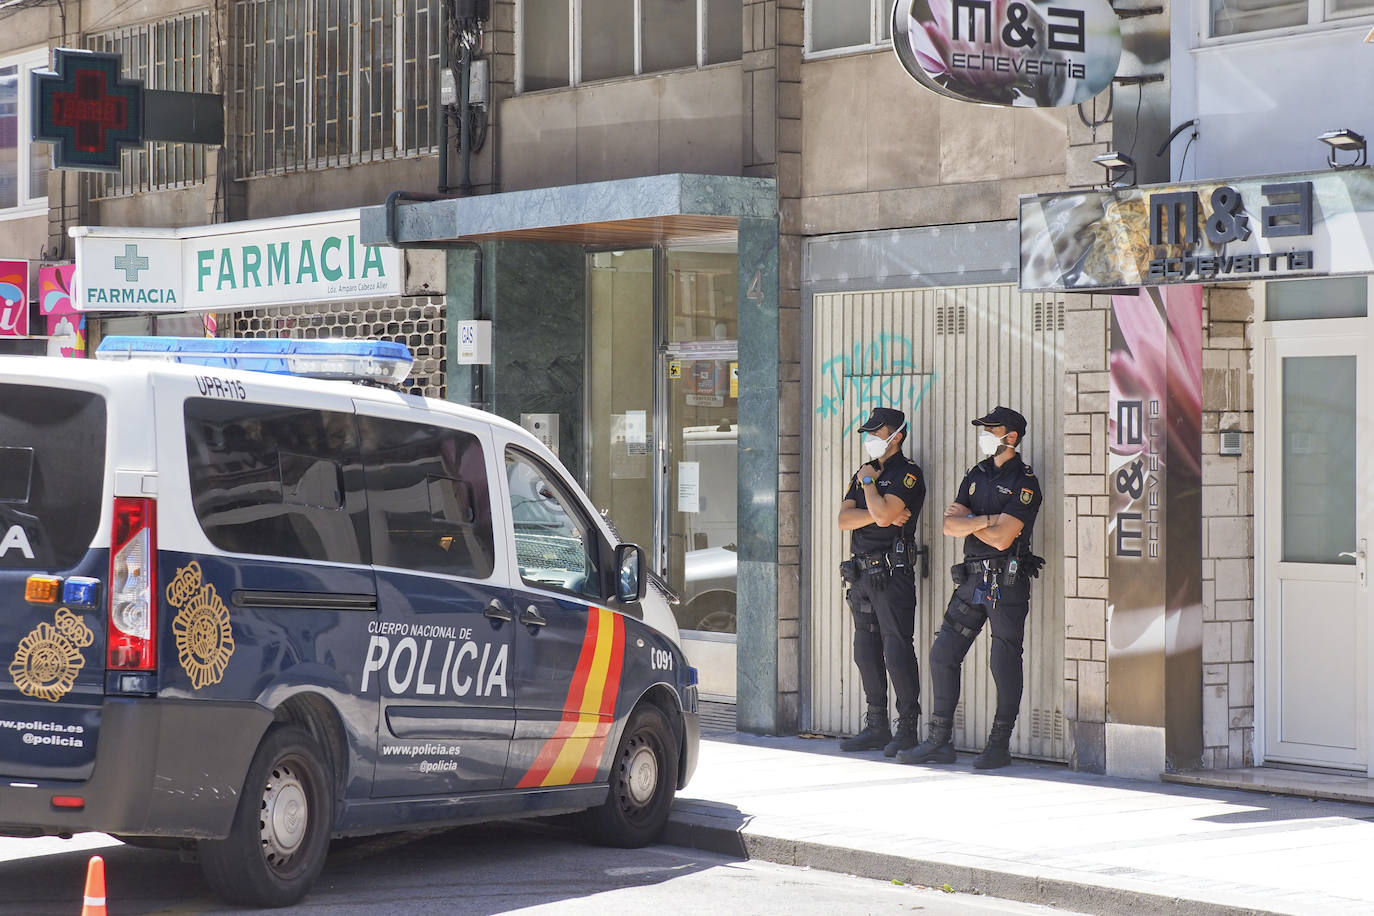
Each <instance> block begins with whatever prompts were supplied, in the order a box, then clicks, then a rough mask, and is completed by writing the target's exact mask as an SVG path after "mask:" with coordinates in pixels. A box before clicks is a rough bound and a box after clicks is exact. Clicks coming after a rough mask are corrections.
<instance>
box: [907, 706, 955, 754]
mask: <svg viewBox="0 0 1374 916" xmlns="http://www.w3.org/2000/svg"><path fill="white" fill-rule="evenodd" d="M953 726H954V723H953V722H952V721H950V720H949V719H946V718H945V717H944V716H931V717H930V732H929V733H928V734H929V737H927V738H926V740H924V741H922V742H921V743H920V744H918V745H916V746H915V747H913V748H911V749H910V750H905V751H898V752H897V762H898V763H953V762H954V742H952V741H951V740H950V733H951V732H952V731H953Z"/></svg>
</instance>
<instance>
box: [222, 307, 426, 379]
mask: <svg viewBox="0 0 1374 916" xmlns="http://www.w3.org/2000/svg"><path fill="white" fill-rule="evenodd" d="M446 327H447V322H446V319H445V317H444V299H443V297H442V296H439V297H435V298H423V297H402V298H397V299H364V300H361V301H357V302H330V303H327V304H322V305H291V306H285V307H280V308H266V309H255V310H253V311H247V312H239V313H238V314H237V315H235V316H234V336H235V337H259V338H261V337H271V338H278V337H290V338H301V339H305V340H314V339H320V340H334V339H347V340H358V339H368V340H394V341H396V342H398V343H403V344H405V345H406V346H407V347H409V348H410V352H411V355H412V356H414V357H415V364H414V365H413V366H412V367H411V370H410V378H408V379H406V381H405V384H404V385H403V386H402V388H403V389H404V390H405V391H408V392H409V393H411V394H421V395H424V396H425V397H430V398H443V397H446V396H447V393H448V386H447V355H446V342H447V338H446V337H445V335H446V334H447V331H446Z"/></svg>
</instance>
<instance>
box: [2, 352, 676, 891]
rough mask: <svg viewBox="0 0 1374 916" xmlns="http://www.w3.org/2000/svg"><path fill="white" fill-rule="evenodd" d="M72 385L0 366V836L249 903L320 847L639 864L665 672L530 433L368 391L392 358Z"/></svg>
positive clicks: (49, 371) (663, 716) (573, 501)
mask: <svg viewBox="0 0 1374 916" xmlns="http://www.w3.org/2000/svg"><path fill="white" fill-rule="evenodd" d="M97 357H98V359H97V360H95V361H84V360H81V361H78V360H60V359H48V358H45V357H0V834H3V835H12V836H39V835H59V836H62V835H70V834H74V833H77V832H80V831H101V832H105V833H109V834H112V835H114V836H116V837H119V838H121V839H124V840H126V841H128V842H130V843H134V844H143V845H175V846H181V847H183V848H185V847H187V846H191V845H194V847H195V849H196V852H197V855H198V858H199V861H200V863H201V866H202V869H203V871H204V873H205V876H206V879H207V881H208V882H209V884H210V885H211V887H212V888H213V889H214V890H215V891H216V892H217V893H219V894H220V895H221V896H222V897H224V898H225V899H227V900H229V901H231V902H235V903H241V904H246V905H256V906H280V905H284V904H288V903H291V902H294V901H296V900H298V899H300V898H301V897H302V896H303V895H304V894H305V893H306V892H307V890H308V888H309V886H310V883H311V882H312V881H313V880H314V878H315V877H316V875H318V874H319V872H320V869H321V868H322V867H323V863H324V858H325V853H326V850H327V849H328V845H329V841H330V839H331V838H334V837H341V836H349V835H359V834H368V833H375V832H381V831H390V830H401V829H410V828H415V827H433V826H446V825H458V824H464V823H470V822H476V821H482V820H487V819H491V818H498V817H500V818H508V817H521V816H541V815H554V814H568V813H574V812H576V813H577V817H578V818H579V819H580V822H581V824H582V825H583V826H584V827H585V829H586V831H587V833H588V834H589V835H590V836H591V837H593V838H594V839H596V840H598V841H600V842H604V843H610V844H614V845H622V846H638V845H644V844H647V843H650V842H652V841H654V840H655V839H656V838H657V837H658V836H659V835H660V834H661V832H662V830H663V828H664V825H665V824H666V822H667V818H668V814H669V809H670V807H671V805H672V800H673V796H674V794H675V792H676V791H677V790H678V789H680V788H682V787H683V786H685V785H686V783H687V781H688V779H689V778H690V777H691V774H692V771H693V768H694V767H695V765H696V760H697V747H698V740H699V721H698V711H697V687H696V672H695V670H694V669H692V668H691V667H689V666H688V665H687V663H686V659H685V658H684V656H683V654H682V649H681V647H680V644H679V640H678V632H677V626H676V624H675V622H674V620H673V616H672V614H671V612H670V610H669V608H668V605H667V601H666V600H665V598H664V597H663V595H661V594H660V593H659V592H658V590H657V588H654V589H650V588H648V587H647V583H648V581H649V579H650V573H649V570H648V569H647V567H646V566H645V557H644V553H643V551H642V550H641V549H640V548H638V547H636V546H635V545H632V544H619V543H617V540H618V539H617V538H616V537H615V536H614V534H613V532H612V530H611V529H610V528H609V526H608V525H607V524H606V523H605V522H604V521H603V520H602V519H601V517H600V515H599V514H598V513H597V512H595V511H594V510H593V509H592V506H591V504H590V503H589V501H588V500H587V498H586V496H585V495H584V494H583V492H582V491H581V490H580V489H579V488H578V486H577V484H576V483H575V482H574V481H573V479H572V478H571V476H570V475H569V474H568V472H567V471H566V470H565V469H564V468H563V466H562V465H561V464H559V462H558V460H557V458H555V457H554V456H553V455H552V454H551V453H550V452H549V451H548V450H547V449H545V448H544V447H543V446H542V445H541V444H540V443H539V442H538V441H537V440H536V439H534V437H533V436H531V435H529V434H528V433H526V432H525V431H524V430H523V429H521V428H520V427H518V426H516V425H514V424H512V423H509V422H507V421H505V420H503V419H501V418H499V417H495V416H492V415H490V414H486V413H482V412H480V411H476V410H471V409H468V408H465V407H462V406H459V405H455V404H451V403H448V402H445V401H438V400H430V399H425V398H419V397H415V396H411V395H407V394H402V393H399V392H397V391H395V390H392V389H390V388H388V387H386V386H387V385H388V384H394V383H396V382H399V381H401V380H403V379H404V378H405V376H406V374H407V373H408V371H409V354H408V353H406V351H405V348H404V347H401V346H399V345H396V344H385V343H375V342H353V341H347V342H341V341H332V342H326V341H228V340H209V341H202V340H193V339H185V340H181V339H176V338H119V337H111V338H107V339H106V340H105V341H104V342H103V343H102V345H101V347H100V350H99V351H98V353H97ZM357 382H366V383H367V384H358V383H357Z"/></svg>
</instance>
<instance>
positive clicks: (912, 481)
mask: <svg viewBox="0 0 1374 916" xmlns="http://www.w3.org/2000/svg"><path fill="white" fill-rule="evenodd" d="M902 483H903V484H904V485H905V486H906V488H907V489H908V490H910V489H911V488H912V487H914V486H916V475H915V474H908V475H906V476H905V477H903V478H902Z"/></svg>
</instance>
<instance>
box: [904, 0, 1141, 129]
mask: <svg viewBox="0 0 1374 916" xmlns="http://www.w3.org/2000/svg"><path fill="white" fill-rule="evenodd" d="M892 48H893V50H894V51H895V52H896V53H897V59H898V60H900V61H901V62H902V66H903V67H904V68H905V69H906V71H907V73H909V74H911V76H912V78H913V79H915V80H916V82H918V83H920V84H921V85H922V86H925V87H926V88H927V89H929V90H931V91H932V92H934V93H937V94H938V95H943V96H945V97H946V98H951V99H956V100H958V101H961V102H977V103H979V104H983V105H1006V106H1016V107H1031V108H1053V107H1056V106H1059V105H1073V104H1075V103H1077V102H1083V101H1086V100H1088V99H1090V98H1092V97H1093V96H1095V95H1097V94H1098V93H1099V92H1101V91H1102V90H1103V89H1106V88H1107V87H1108V86H1109V85H1111V82H1112V78H1113V77H1115V76H1116V68H1117V65H1118V64H1119V63H1120V62H1121V26H1120V24H1119V23H1118V21H1117V18H1116V13H1115V12H1113V11H1112V8H1111V6H1110V5H1109V4H1108V2H1107V0H896V2H895V3H894V5H893V7H892Z"/></svg>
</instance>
